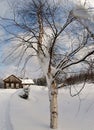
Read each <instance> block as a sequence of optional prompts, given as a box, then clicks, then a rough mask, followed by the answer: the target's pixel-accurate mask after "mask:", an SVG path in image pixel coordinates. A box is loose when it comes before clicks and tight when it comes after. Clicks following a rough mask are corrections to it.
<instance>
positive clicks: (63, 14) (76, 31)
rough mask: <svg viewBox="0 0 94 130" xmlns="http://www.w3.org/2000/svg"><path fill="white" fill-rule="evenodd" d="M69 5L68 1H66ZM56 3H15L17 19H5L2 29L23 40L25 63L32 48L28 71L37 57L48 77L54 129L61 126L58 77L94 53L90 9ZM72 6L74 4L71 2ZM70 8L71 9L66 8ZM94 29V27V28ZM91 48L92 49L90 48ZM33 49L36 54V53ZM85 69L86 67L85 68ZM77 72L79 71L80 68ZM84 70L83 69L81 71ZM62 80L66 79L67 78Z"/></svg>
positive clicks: (35, 0) (44, 0) (38, 0)
mask: <svg viewBox="0 0 94 130" xmlns="http://www.w3.org/2000/svg"><path fill="white" fill-rule="evenodd" d="M62 1H63V0H62ZM64 2H65V1H64ZM64 2H63V3H60V2H59V1H55V0H52V1H50V0H28V1H26V0H23V1H20V2H18V3H17V4H15V3H16V2H15V3H14V4H13V17H12V16H11V17H12V18H1V19H2V23H3V21H4V23H5V21H6V25H4V24H2V27H3V28H4V29H5V30H6V31H7V32H8V33H10V34H11V35H12V36H13V37H12V39H14V40H15V41H19V42H20V44H19V45H18V46H17V48H16V49H15V50H13V51H14V52H15V51H16V50H17V49H18V48H19V47H20V46H22V47H23V49H21V50H20V54H21V57H20V60H22V58H23V56H24V54H25V53H27V52H28V49H29V50H30V49H31V53H30V54H29V55H28V56H27V57H26V59H25V63H24V68H25V66H26V64H27V62H28V61H30V60H32V58H31V57H32V56H36V57H37V59H38V60H39V65H40V66H41V68H42V71H43V73H44V76H45V77H46V81H47V86H48V90H49V92H48V93H49V101H50V127H51V128H52V129H56V128H57V126H58V123H57V122H58V104H57V96H58V88H57V83H56V78H57V77H60V76H61V75H62V76H63V77H65V76H67V75H68V73H69V72H70V70H71V68H72V70H71V71H73V68H74V67H75V66H76V65H78V64H80V63H83V64H85V63H86V62H85V60H86V59H87V57H89V56H90V55H93V54H94V49H90V48H89V46H92V48H94V34H93V31H92V30H91V29H90V25H91V24H93V23H92V22H91V18H90V15H89V13H88V12H89V11H88V10H89V9H85V8H84V7H81V6H79V7H77V8H74V9H72V8H69V7H67V6H65V3H64ZM69 4H70V5H72V3H69ZM66 7H67V8H66ZM93 26H94V25H93ZM88 48H89V49H88ZM32 50H33V51H32ZM83 67H84V66H83ZM76 69H77V68H76ZM78 70H79V71H81V70H80V69H78ZM63 77H62V78H63Z"/></svg>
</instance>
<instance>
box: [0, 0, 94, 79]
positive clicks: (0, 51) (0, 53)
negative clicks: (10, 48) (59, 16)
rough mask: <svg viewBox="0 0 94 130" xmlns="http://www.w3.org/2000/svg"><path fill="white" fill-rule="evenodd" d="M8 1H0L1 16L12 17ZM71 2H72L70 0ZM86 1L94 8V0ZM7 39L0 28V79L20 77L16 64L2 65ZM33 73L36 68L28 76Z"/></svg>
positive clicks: (77, 0)
mask: <svg viewBox="0 0 94 130" xmlns="http://www.w3.org/2000/svg"><path fill="white" fill-rule="evenodd" d="M7 1H8V2H9V1H10V0H0V16H3V17H8V16H9V15H10V14H9V12H10V11H9V7H8V2H7ZM11 1H12V0H11ZM13 1H14V0H13ZM15 1H16V0H15ZM59 1H60V2H61V1H62V0H59ZM66 1H67V0H66ZM70 1H72V0H70ZM84 1H85V0H80V4H83V3H84ZM86 1H87V3H88V5H90V6H91V7H94V0H86ZM74 3H77V4H79V0H74ZM5 38H6V32H5V31H4V30H2V29H1V28H0V77H1V78H5V77H6V76H8V75H10V74H13V73H14V74H18V75H19V73H18V69H17V68H18V67H17V66H16V65H15V64H13V63H12V64H7V63H2V61H3V59H4V53H6V51H5V48H6V45H4V44H3V42H4V39H5ZM6 44H7V43H6ZM4 51H5V52H4ZM33 66H34V65H33ZM29 69H30V68H29ZM38 69H39V68H38ZM31 73H33V74H34V73H35V70H34V68H33V69H32V70H29V71H27V75H29V76H30V75H31ZM35 75H37V73H35ZM19 76H20V75H19Z"/></svg>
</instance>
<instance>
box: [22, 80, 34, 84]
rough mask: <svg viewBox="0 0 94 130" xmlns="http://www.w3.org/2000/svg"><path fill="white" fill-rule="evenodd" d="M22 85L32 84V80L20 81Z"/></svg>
mask: <svg viewBox="0 0 94 130" xmlns="http://www.w3.org/2000/svg"><path fill="white" fill-rule="evenodd" d="M21 81H22V84H34V82H33V80H32V79H21Z"/></svg>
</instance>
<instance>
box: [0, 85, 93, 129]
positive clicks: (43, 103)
mask: <svg viewBox="0 0 94 130" xmlns="http://www.w3.org/2000/svg"><path fill="white" fill-rule="evenodd" d="M79 86H82V85H79ZM78 88H79V87H78ZM21 91H22V90H21V89H20V90H13V89H12V90H11V89H8V90H4V89H2V90H0V130H50V128H49V101H48V90H47V88H43V87H40V86H31V90H30V97H29V99H28V100H24V99H22V98H20V97H19V96H18V95H19V94H20V92H21ZM58 102H59V103H58V107H59V128H58V130H94V123H93V120H94V85H93V84H86V86H85V89H84V90H83V91H82V93H81V94H80V96H79V97H78V96H76V97H71V96H70V94H69V90H68V89H60V90H59V97H58ZM2 104H3V105H2Z"/></svg>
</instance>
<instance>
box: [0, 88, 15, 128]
mask: <svg viewBox="0 0 94 130" xmlns="http://www.w3.org/2000/svg"><path fill="white" fill-rule="evenodd" d="M14 92H15V90H13V91H9V90H3V89H1V90H0V130H13V128H12V124H11V122H10V99H11V97H12V95H13V93H14Z"/></svg>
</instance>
